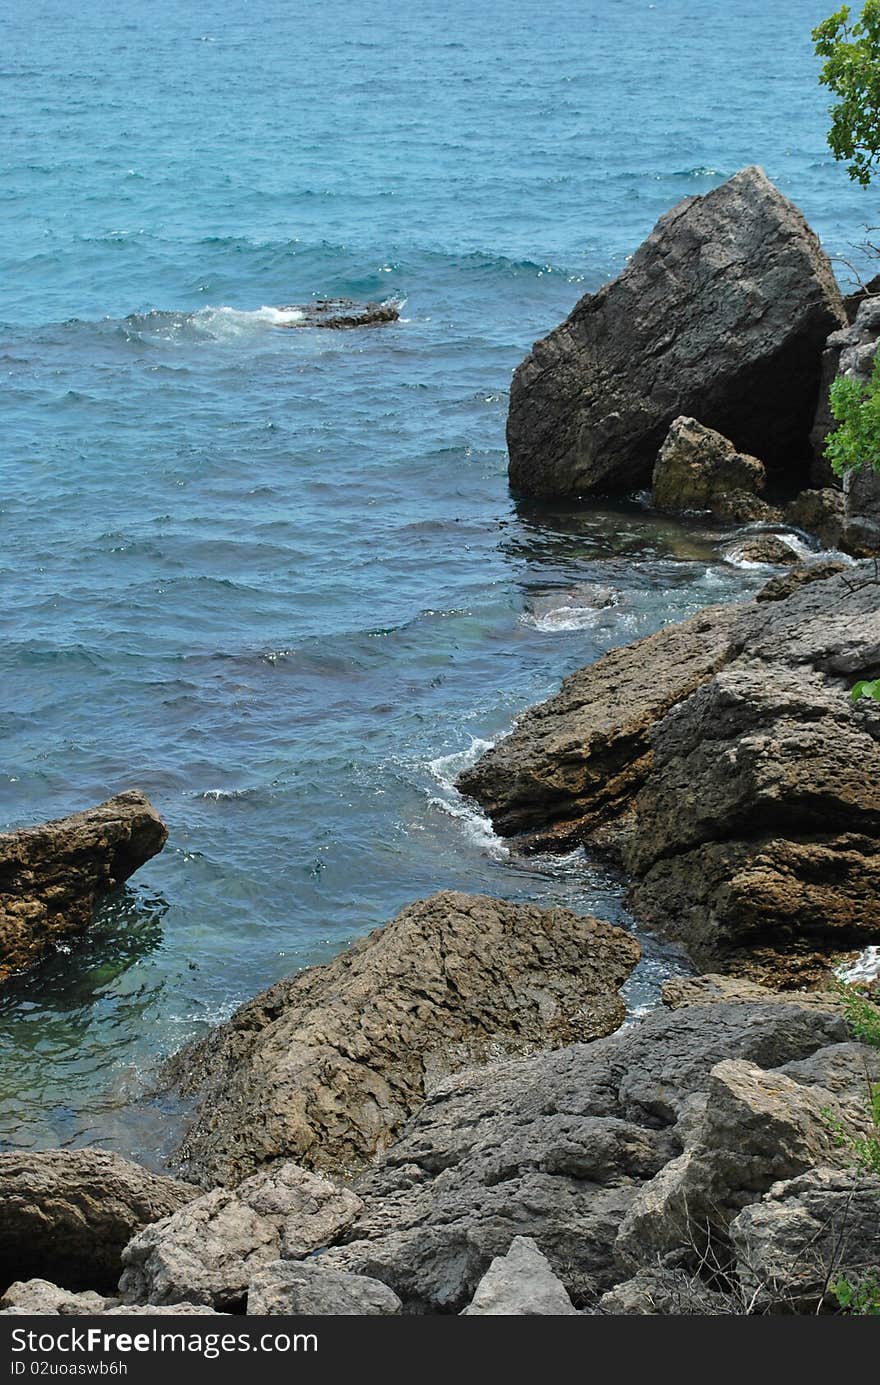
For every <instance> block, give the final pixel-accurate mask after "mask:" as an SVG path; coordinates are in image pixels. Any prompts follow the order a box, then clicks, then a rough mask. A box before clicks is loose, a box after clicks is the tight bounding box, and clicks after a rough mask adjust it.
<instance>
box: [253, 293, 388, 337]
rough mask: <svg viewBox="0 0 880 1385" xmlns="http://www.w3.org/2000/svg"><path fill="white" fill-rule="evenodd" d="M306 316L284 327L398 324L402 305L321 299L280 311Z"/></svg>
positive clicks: (285, 323)
mask: <svg viewBox="0 0 880 1385" xmlns="http://www.w3.org/2000/svg"><path fill="white" fill-rule="evenodd" d="M280 311H281V312H285V313H294V312H300V313H302V317H301V318H292V319H291V320H290V321H288V322H282V323H281V324H280V325H281V326H282V327H290V328H294V327H329V328H332V329H333V330H335V331H345V330H346V329H349V328H352V327H381V326H383V325H384V324H385V323H386V322H397V321H398V319H399V317H400V305H399V304H398V303H394V302H388V303H360V304H359V303H355V302H354V300H353V299H351V298H319V299H317V300H316V301H315V302H314V303H302V304H290V305H288V306H287V307H285V308H282V309H281V310H280Z"/></svg>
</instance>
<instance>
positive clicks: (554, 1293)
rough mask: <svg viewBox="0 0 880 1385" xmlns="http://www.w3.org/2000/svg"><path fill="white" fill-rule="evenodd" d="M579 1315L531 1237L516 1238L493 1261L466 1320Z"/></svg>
mask: <svg viewBox="0 0 880 1385" xmlns="http://www.w3.org/2000/svg"><path fill="white" fill-rule="evenodd" d="M574 1313H575V1308H574V1306H573V1304H572V1301H571V1299H570V1298H569V1296H568V1293H567V1292H566V1290H565V1287H564V1286H563V1285H562V1284H561V1283H560V1281H559V1280H558V1279H557V1278H556V1275H555V1274H554V1273H553V1271H552V1269H551V1268H550V1262H549V1260H548V1259H547V1257H546V1255H542V1254H541V1251H540V1249H539V1248H538V1246H537V1245H536V1243H535V1242H534V1241H533V1240H532V1238H531V1236H515V1237H514V1238H513V1240H512V1241H511V1243H510V1250H509V1251H508V1252H507V1254H506V1255H498V1256H496V1258H495V1259H494V1260H493V1261H492V1263H491V1265H490V1266H489V1268H488V1269H487V1271H486V1273H485V1274H484V1275H483V1278H482V1279H481V1280H480V1282H479V1284H478V1285H477V1292H476V1293H475V1294H474V1296H473V1298H472V1299H471V1301H470V1303H469V1304H468V1306H467V1308H465V1309H463V1310H462V1317H468V1316H469V1317H508V1318H510V1317H535V1316H543V1317H557V1318H559V1317H565V1316H567V1315H568V1316H571V1315H573V1314H574Z"/></svg>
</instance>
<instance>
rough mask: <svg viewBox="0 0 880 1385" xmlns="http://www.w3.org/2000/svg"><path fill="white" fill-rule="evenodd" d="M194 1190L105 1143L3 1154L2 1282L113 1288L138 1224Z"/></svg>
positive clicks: (0, 1174) (0, 1205)
mask: <svg viewBox="0 0 880 1385" xmlns="http://www.w3.org/2000/svg"><path fill="white" fill-rule="evenodd" d="M196 1192H197V1190H196V1189H195V1188H191V1187H189V1186H188V1185H186V1184H183V1183H178V1182H175V1180H174V1179H172V1178H163V1177H161V1176H159V1175H158V1174H153V1173H150V1172H149V1171H148V1170H147V1169H144V1168H141V1166H140V1165H139V1164H133V1163H131V1162H130V1161H129V1160H128V1159H122V1158H120V1156H119V1155H118V1154H112V1153H110V1151H109V1150H104V1149H75V1150H64V1149H51V1150H44V1151H42V1152H41V1153H35V1152H33V1151H30V1150H29V1151H26V1152H22V1153H15V1154H0V1284H8V1283H10V1282H11V1281H13V1280H22V1279H36V1278H44V1277H45V1278H47V1279H48V1278H49V1277H50V1276H51V1280H52V1281H53V1282H57V1283H60V1284H61V1285H62V1286H63V1288H64V1291H65V1292H66V1291H68V1290H74V1291H79V1290H83V1289H93V1290H97V1291H99V1292H101V1293H109V1292H112V1290H113V1289H114V1288H115V1287H116V1281H117V1280H118V1278H119V1273H120V1269H121V1261H122V1251H123V1249H124V1247H125V1245H126V1244H127V1242H128V1241H130V1240H131V1238H132V1236H133V1235H134V1234H135V1232H137V1231H139V1230H140V1229H141V1227H143V1226H146V1225H147V1224H148V1223H150V1222H155V1221H158V1220H159V1218H161V1217H166V1216H168V1214H169V1213H173V1212H175V1211H177V1209H178V1208H180V1207H182V1206H183V1205H184V1204H185V1203H186V1202H188V1201H189V1200H190V1199H191V1198H193V1197H195V1196H196Z"/></svg>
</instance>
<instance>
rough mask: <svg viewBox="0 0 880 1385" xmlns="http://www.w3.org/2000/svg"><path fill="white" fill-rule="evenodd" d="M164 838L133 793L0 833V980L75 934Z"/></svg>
mask: <svg viewBox="0 0 880 1385" xmlns="http://www.w3.org/2000/svg"><path fill="white" fill-rule="evenodd" d="M167 837H168V831H167V829H166V827H165V824H164V823H163V822H162V819H161V818H160V817H159V815H158V813H156V811H155V809H154V808H153V806H152V804H151V803H150V801H149V799H148V798H147V797H146V795H145V794H142V793H139V792H138V791H136V790H132V791H131V792H130V793H123V794H118V795H117V797H116V798H111V799H108V800H107V802H106V803H101V804H99V805H98V807H97V808H90V809H88V810H87V811H86V812H84V813H73V814H72V815H71V816H70V817H67V818H59V819H58V820H57V821H55V822H46V823H43V824H41V825H40V826H39V827H26V828H22V829H21V830H20V831H18V832H4V833H2V834H0V981H2V980H4V979H5V978H6V977H8V976H9V975H10V974H11V973H13V972H17V971H23V970H24V969H25V968H26V967H29V966H32V965H33V963H34V962H37V961H39V959H40V957H41V956H42V955H43V954H44V953H45V952H46V951H48V950H49V948H51V947H52V945H53V944H54V943H56V942H59V941H61V940H63V939H64V938H66V937H68V936H69V935H72V934H76V933H82V932H83V931H84V930H85V929H86V928H87V927H88V925H89V924H90V922H91V919H92V913H93V911H94V907H95V904H96V902H97V900H98V899H99V898H100V896H101V895H103V894H106V893H107V892H108V890H112V889H115V888H116V886H117V885H121V884H122V883H123V881H125V880H127V879H128V877H129V876H130V875H132V874H133V872H134V871H136V870H137V868H138V866H142V865H143V864H144V862H145V861H148V860H149V859H150V857H151V856H155V854H156V852H157V851H161V849H162V847H163V846H164V845H165V841H166V839H167Z"/></svg>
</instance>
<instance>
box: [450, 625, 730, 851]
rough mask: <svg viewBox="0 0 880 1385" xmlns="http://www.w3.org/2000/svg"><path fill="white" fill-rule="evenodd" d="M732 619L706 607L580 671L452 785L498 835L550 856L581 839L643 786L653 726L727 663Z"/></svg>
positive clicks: (647, 770)
mask: <svg viewBox="0 0 880 1385" xmlns="http://www.w3.org/2000/svg"><path fill="white" fill-rule="evenodd" d="M737 614H738V613H737V609H736V607H734V606H714V607H709V608H708V609H707V610H705V611H700V612H699V613H698V614H697V615H696V616H693V617H692V618H691V619H690V620H686V621H683V622H682V623H681V624H680V625H668V626H667V627H666V628H665V629H664V630H661V631H659V632H658V634H656V635H649V636H648V637H647V638H646V639H644V640H638V641H637V642H636V643H635V644H632V645H625V646H624V647H623V648H621V649H612V650H611V652H610V653H609V654H606V655H604V656H603V657H602V658H601V659H599V660H598V661H597V662H596V663H595V664H588V665H587V667H586V668H582V669H579V670H578V672H577V673H573V674H572V675H571V677H569V678H567V679H566V680H565V682H564V683H563V685H562V688H561V690H560V691H559V692H558V693H557V694H556V695H555V696H554V697H551V698H550V700H549V701H548V702H543V703H541V704H540V705H539V706H537V707H532V708H530V709H529V711H527V712H526V713H525V715H524V716H523V717H521V718H520V720H519V722H518V723H517V726H516V729H515V730H514V731H513V733H512V734H511V735H510V736H507V737H506V738H505V739H504V740H502V741H499V742H498V744H497V745H496V746H495V747H494V748H493V749H492V750H489V751H487V752H486V754H485V755H483V756H481V758H480V759H479V760H478V761H477V763H476V764H475V765H474V766H473V767H472V768H471V769H466V770H464V772H463V773H462V774H460V775H459V777H458V780H457V787H458V788H459V790H460V791H461V793H464V794H470V795H471V796H472V797H473V798H475V799H477V801H478V802H479V803H480V804H481V805H482V807H483V808H484V809H485V810H486V812H488V813H489V815H490V816H491V818H492V822H493V824H494V826H495V829H496V831H497V832H500V833H501V834H502V835H504V836H513V835H515V834H519V833H523V832H526V833H529V835H530V843H531V844H532V845H534V846H541V845H544V846H547V847H549V848H550V849H551V850H552V849H554V848H559V847H562V846H564V845H569V844H574V843H576V842H578V841H584V840H586V839H587V838H588V837H589V835H590V833H591V831H593V830H594V829H595V828H597V827H600V826H602V825H603V824H604V823H605V822H607V821H608V820H609V819H613V818H614V817H615V816H616V815H617V814H618V813H620V812H621V811H622V810H623V809H625V807H626V806H627V804H628V803H629V802H630V801H631V799H632V797H633V794H634V793H635V791H636V790H637V789H638V788H639V787H640V786H641V785H642V784H643V783H644V780H645V778H646V777H647V775H648V773H649V771H650V768H651V761H652V750H651V731H652V729H653V727H654V726H655V725H656V723H657V722H658V721H659V720H660V718H661V717H662V716H664V714H665V713H666V712H667V711H669V709H670V708H671V707H674V706H675V705H676V703H678V702H681V701H682V700H683V699H684V698H686V697H687V696H688V695H689V694H690V693H692V692H693V691H694V689H695V688H698V687H699V686H700V684H702V683H705V682H706V681H707V679H709V678H711V676H712V674H713V673H714V672H715V671H716V670H717V669H719V668H721V667H722V666H723V665H724V664H725V663H726V662H727V660H728V659H729V658H730V657H731V650H730V633H731V631H732V629H733V627H734V625H735V623H736V620H737ZM646 670H647V671H648V672H647V676H646Z"/></svg>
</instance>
